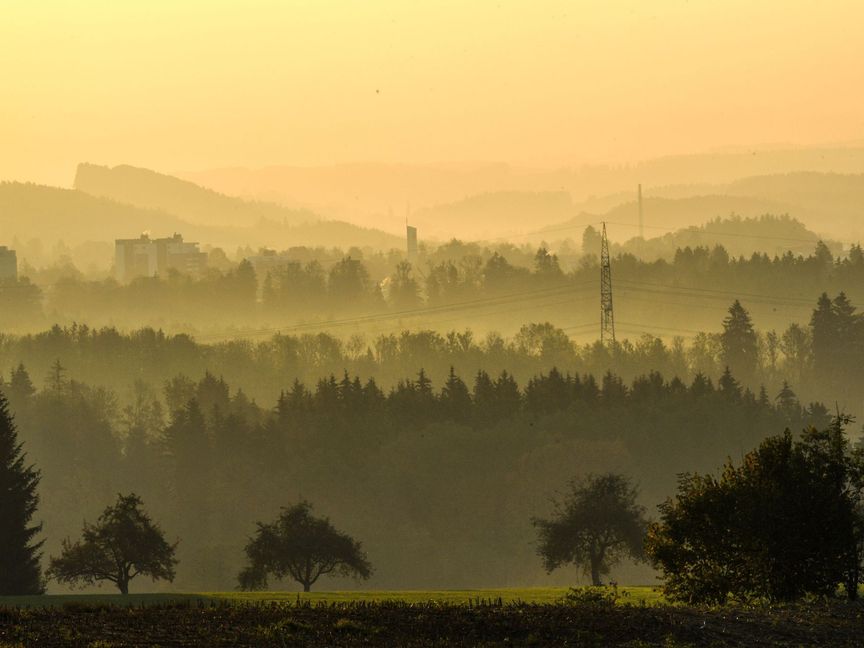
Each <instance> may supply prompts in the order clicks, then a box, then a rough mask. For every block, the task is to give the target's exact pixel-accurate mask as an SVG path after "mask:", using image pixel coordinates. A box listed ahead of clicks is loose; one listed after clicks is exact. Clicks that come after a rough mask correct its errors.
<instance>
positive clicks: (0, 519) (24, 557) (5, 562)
mask: <svg viewBox="0 0 864 648" xmlns="http://www.w3.org/2000/svg"><path fill="white" fill-rule="evenodd" d="M26 460H27V456H26V455H25V454H24V452H23V451H22V447H21V444H20V443H19V442H18V433H17V430H16V429H15V422H14V420H13V418H12V415H11V413H10V412H9V406H8V404H7V402H6V398H5V396H3V394H2V393H0V595H5V596H8V595H22V594H42V593H43V592H44V586H43V583H42V575H41V572H40V567H39V558H40V555H41V554H40V553H39V549H40V547H41V546H42V542H41V541H39V542H36V541H35V538H36V535H37V534H38V533H39V532H40V531H41V530H42V525H41V524H32V520H33V514H34V513H35V512H36V508H37V506H38V505H39V496H38V495H37V494H36V487H37V486H38V485H39V473H38V471H36V470H35V469H34V468H33V467H32V466H27V464H26Z"/></svg>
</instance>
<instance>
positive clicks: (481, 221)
mask: <svg viewBox="0 0 864 648" xmlns="http://www.w3.org/2000/svg"><path fill="white" fill-rule="evenodd" d="M574 214H575V209H574V207H573V201H572V200H571V199H570V194H568V193H567V192H565V191H554V192H553V191H544V192H527V191H499V192H494V193H484V194H479V195H476V196H470V197H468V198H464V199H463V200H459V201H457V202H452V203H447V204H441V205H436V206H434V207H428V208H424V209H420V210H418V211H417V212H415V213H413V214H412V215H411V221H412V223H415V222H416V224H417V225H419V227H420V230H421V232H423V233H425V234H427V235H429V236H435V237H439V238H444V239H450V238H453V236H454V235H456V234H457V233H458V235H459V236H462V237H464V238H469V239H495V238H499V237H504V236H507V235H508V234H511V233H514V232H515V233H521V232H523V231H524V230H525V229H526V225H527V226H530V224H531V223H537V222H541V223H548V222H555V221H557V220H561V219H564V218H568V217H570V216H572V215H574Z"/></svg>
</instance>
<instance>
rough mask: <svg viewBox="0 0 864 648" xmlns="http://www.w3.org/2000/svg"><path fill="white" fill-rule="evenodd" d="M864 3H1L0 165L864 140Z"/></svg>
mask: <svg viewBox="0 0 864 648" xmlns="http://www.w3.org/2000/svg"><path fill="white" fill-rule="evenodd" d="M862 25H864V2H861V1H860V0H849V1H844V0H841V1H836V2H831V1H826V0H823V1H822V2H815V1H813V0H811V1H806V2H805V1H799V0H772V1H769V0H760V1H754V0H746V1H739V0H722V1H720V0H718V1H711V0H703V1H695V0H694V1H691V2H684V1H681V0H650V1H649V0H638V1H629V2H625V1H616V0H603V1H596V2H595V1H579V0H570V1H564V0H549V1H543V0H530V1H524V2H522V1H518V2H516V1H512V2H508V1H506V0H499V1H497V2H486V1H476V0H475V1H471V0H461V1H453V2H451V1H449V0H438V1H436V2H423V1H418V0H365V1H364V0H357V1H352V2H348V1H342V2H334V1H327V0H310V1H303V2H301V1H291V0H281V1H276V0H271V1H265V0H242V1H241V0H236V1H232V2H228V1H226V0H200V1H199V0H140V1H139V0H122V1H118V0H104V1H103V0H38V1H34V0H3V1H2V3H0V70H2V75H0V179H31V180H35V181H41V182H48V183H53V184H62V185H68V184H70V183H71V179H72V175H73V172H74V166H75V164H76V163H77V162H79V161H90V162H96V163H104V164H119V163H124V162H126V163H131V164H136V165H141V166H147V167H151V168H155V169H157V170H162V171H171V170H179V169H190V170H191V169H201V168H212V167H221V166H235V165H237V166H241V165H242V166H262V165H270V164H301V165H305V164H330V163H333V162H347V161H362V160H375V161H390V162H420V163H422V162H435V161H463V160H465V161H468V160H470V161H481V160H500V161H509V162H513V163H517V164H527V165H538V166H557V165H561V164H572V163H580V162H585V161H613V162H615V161H626V160H637V159H642V158H647V157H652V156H656V155H662V154H666V153H677V152H695V151H703V150H706V149H712V148H716V147H724V146H735V145H749V144H755V143H773V142H777V143H791V144H795V145H808V144H822V143H828V142H838V141H849V140H859V141H860V140H862V139H864V64H862V62H864V38H862V37H861V34H860V32H861V26H862Z"/></svg>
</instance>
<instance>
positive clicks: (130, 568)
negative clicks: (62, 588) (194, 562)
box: [48, 493, 177, 594]
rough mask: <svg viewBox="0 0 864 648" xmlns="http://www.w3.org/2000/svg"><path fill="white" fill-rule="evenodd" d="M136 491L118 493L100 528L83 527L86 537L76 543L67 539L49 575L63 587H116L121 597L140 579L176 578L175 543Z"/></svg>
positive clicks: (100, 521) (106, 510)
mask: <svg viewBox="0 0 864 648" xmlns="http://www.w3.org/2000/svg"><path fill="white" fill-rule="evenodd" d="M142 504H143V503H142V501H141V498H140V497H138V496H137V495H135V494H134V493H132V494H130V495H118V496H117V502H116V503H115V504H114V505H112V506H108V507H107V508H106V509H105V511H104V512H103V513H102V515H100V516H99V520H98V521H97V523H96V524H94V525H90V524H87V523H86V522H85V523H84V531H83V537H82V539H81V540H79V541H77V542H75V543H74V544H73V543H72V542H71V541H70V540H69V539H68V538H67V539H65V540H64V541H63V551H62V553H61V555H60V557H59V558H53V557H52V558H51V566H50V568H49V569H48V575H49V576H51V577H53V578H55V579H57V580H58V581H60V582H61V583H70V584H76V583H77V584H81V585H82V586H83V585H92V584H94V583H96V582H99V581H108V582H110V583H114V585H116V586H117V589H119V590H120V593H121V594H128V593H129V582H130V581H131V580H132V579H133V578H135V577H136V576H139V575H144V576H150V577H151V578H152V579H153V580H154V581H156V580H167V581H169V582H170V581H173V580H174V568H175V566H176V564H177V561H176V560H175V558H174V551H175V549H176V546H177V545H176V543H175V544H174V545H171V544H168V542H167V541H166V540H165V536H164V534H163V533H162V530H161V529H160V528H159V527H158V526H157V525H156V524H154V523H153V521H152V520H151V519H150V517H149V516H148V515H147V514H146V513H145V512H144V511H143V510H142V508H141V507H142Z"/></svg>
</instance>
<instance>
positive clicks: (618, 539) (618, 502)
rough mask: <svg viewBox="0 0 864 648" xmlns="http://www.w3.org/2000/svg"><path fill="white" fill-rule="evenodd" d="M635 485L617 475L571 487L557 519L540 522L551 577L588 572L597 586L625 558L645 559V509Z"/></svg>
mask: <svg viewBox="0 0 864 648" xmlns="http://www.w3.org/2000/svg"><path fill="white" fill-rule="evenodd" d="M636 497H637V491H636V488H635V487H634V486H633V485H632V484H631V483H630V481H629V480H628V479H627V478H626V477H624V476H622V475H616V474H613V473H607V474H604V475H592V476H589V477H587V478H585V479H583V480H580V481H573V482H571V484H570V492H569V493H568V494H567V496H566V497H565V499H564V500H563V501H560V502H555V515H554V516H553V517H552V519H549V520H545V519H540V518H535V520H534V525H535V526H536V527H537V528H538V535H539V546H538V548H537V553H538V554H539V555H540V556H541V557H542V558H543V564H544V566H545V567H546V570H547V571H550V572H551V571H552V570H554V569H557V568H558V567H560V566H561V565H563V564H566V563H573V564H575V565H578V566H581V567H584V568H585V571H586V572H587V573H589V574H590V575H591V583H592V585H602V581H601V576H603V575H605V574H608V573H609V569H610V568H611V567H612V566H613V565H615V564H616V563H617V562H618V561H619V560H620V559H621V558H624V557H625V556H629V557H631V558H634V559H637V560H640V559H641V558H642V539H643V537H644V536H645V527H646V524H647V523H646V520H645V509H644V508H642V507H641V506H639V505H638V504H637V503H636Z"/></svg>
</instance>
